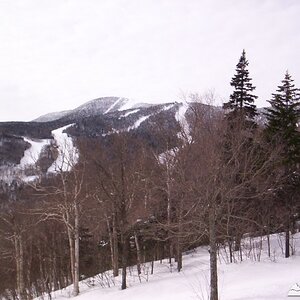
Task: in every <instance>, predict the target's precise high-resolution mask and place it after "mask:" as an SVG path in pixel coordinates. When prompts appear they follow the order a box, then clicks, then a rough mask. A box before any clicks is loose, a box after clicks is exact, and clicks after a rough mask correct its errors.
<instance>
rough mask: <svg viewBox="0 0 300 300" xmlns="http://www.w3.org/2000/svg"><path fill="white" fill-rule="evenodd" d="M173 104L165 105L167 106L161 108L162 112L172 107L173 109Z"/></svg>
mask: <svg viewBox="0 0 300 300" xmlns="http://www.w3.org/2000/svg"><path fill="white" fill-rule="evenodd" d="M174 105H175V104H174V103H171V104H167V105H165V106H164V107H163V108H162V111H164V110H169V109H171V108H172V107H174Z"/></svg>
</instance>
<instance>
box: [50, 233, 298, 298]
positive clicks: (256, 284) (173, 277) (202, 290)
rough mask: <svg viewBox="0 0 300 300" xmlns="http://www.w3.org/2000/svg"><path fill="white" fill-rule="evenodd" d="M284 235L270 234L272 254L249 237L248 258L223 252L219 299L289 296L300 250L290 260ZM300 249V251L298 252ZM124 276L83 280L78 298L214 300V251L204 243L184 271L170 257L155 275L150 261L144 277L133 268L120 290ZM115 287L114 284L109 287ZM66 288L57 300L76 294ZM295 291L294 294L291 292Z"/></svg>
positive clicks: (188, 258)
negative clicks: (229, 258)
mask: <svg viewBox="0 0 300 300" xmlns="http://www.w3.org/2000/svg"><path fill="white" fill-rule="evenodd" d="M283 240H284V236H281V237H280V236H278V235H273V236H272V237H271V257H270V258H269V257H268V256H267V249H266V239H265V238H264V239H263V241H262V245H263V250H262V251H260V248H259V245H260V239H257V240H252V241H251V243H252V244H255V245H256V248H254V249H252V250H250V249H249V244H250V241H249V240H244V248H243V249H244V250H243V255H244V260H243V261H242V262H236V263H232V264H229V263H228V262H227V257H226V252H225V251H221V252H220V254H219V265H218V268H219V270H218V274H219V297H220V299H221V300H242V299H243V300H256V299H272V300H279V299H286V298H287V297H288V293H289V290H290V289H291V287H293V286H294V287H297V286H296V285H295V284H296V283H299V282H300V253H299V252H296V253H295V255H294V256H292V257H290V258H288V259H286V258H284V257H283V253H282V245H283V244H282V243H283ZM293 246H294V247H295V248H296V249H300V234H299V233H298V234H296V235H294V237H293ZM298 251H299V250H298ZM120 280H121V278H116V279H113V277H112V276H111V274H110V273H109V272H107V273H105V274H102V275H99V276H97V277H95V278H94V279H89V280H86V281H85V282H81V293H80V295H79V296H77V297H76V299H78V300H99V299H101V300H141V299H143V300H147V299H149V300H150V299H151V300H153V299H159V300H170V299H172V300H185V299H187V300H188V299H191V300H192V299H195V300H196V299H198V300H199V299H209V297H208V293H209V254H208V251H207V247H200V248H198V249H196V250H195V251H191V252H190V253H188V254H187V253H186V254H185V255H184V256H183V270H182V272H180V273H178V272H177V271H176V264H175V263H174V265H173V266H172V267H170V265H169V263H168V261H167V260H164V261H163V262H162V263H160V262H155V266H154V275H150V264H145V265H144V268H143V273H142V276H141V278H140V279H139V278H138V276H137V275H136V268H135V267H132V268H129V277H128V281H129V284H128V289H126V290H123V291H122V290H120ZM108 286H110V287H108ZM70 295H71V289H70V288H67V289H65V290H62V291H57V292H55V293H54V296H55V298H56V299H65V298H66V297H71V296H70ZM291 295H292V292H291Z"/></svg>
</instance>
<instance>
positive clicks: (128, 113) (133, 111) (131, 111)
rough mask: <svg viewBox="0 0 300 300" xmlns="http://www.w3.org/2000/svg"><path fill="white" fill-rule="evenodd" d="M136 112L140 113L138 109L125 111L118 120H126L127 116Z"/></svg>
mask: <svg viewBox="0 0 300 300" xmlns="http://www.w3.org/2000/svg"><path fill="white" fill-rule="evenodd" d="M138 111H140V108H137V109H134V110H130V111H127V112H126V113H125V114H124V115H121V116H120V117H119V119H120V118H126V117H128V116H130V115H132V114H135V113H137V112H138Z"/></svg>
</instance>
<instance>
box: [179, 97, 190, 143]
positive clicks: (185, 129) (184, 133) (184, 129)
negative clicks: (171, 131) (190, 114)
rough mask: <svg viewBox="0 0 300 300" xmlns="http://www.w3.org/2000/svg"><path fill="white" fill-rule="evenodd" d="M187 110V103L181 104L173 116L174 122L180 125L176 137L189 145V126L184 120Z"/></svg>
mask: <svg viewBox="0 0 300 300" xmlns="http://www.w3.org/2000/svg"><path fill="white" fill-rule="evenodd" d="M188 108H189V104H188V103H187V102H183V103H181V106H180V107H179V109H178V111H177V112H176V114H175V119H176V121H177V122H178V123H179V124H180V127H181V131H180V132H179V133H178V137H179V138H180V139H183V140H184V141H186V142H188V143H190V142H191V140H192V138H191V135H190V126H189V123H188V122H187V120H186V117H185V113H186V111H187V110H188Z"/></svg>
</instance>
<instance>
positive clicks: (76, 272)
mask: <svg viewBox="0 0 300 300" xmlns="http://www.w3.org/2000/svg"><path fill="white" fill-rule="evenodd" d="M74 218H75V220H74V282H73V285H74V286H73V296H77V295H78V294H79V211H78V203H76V202H75V203H74Z"/></svg>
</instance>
